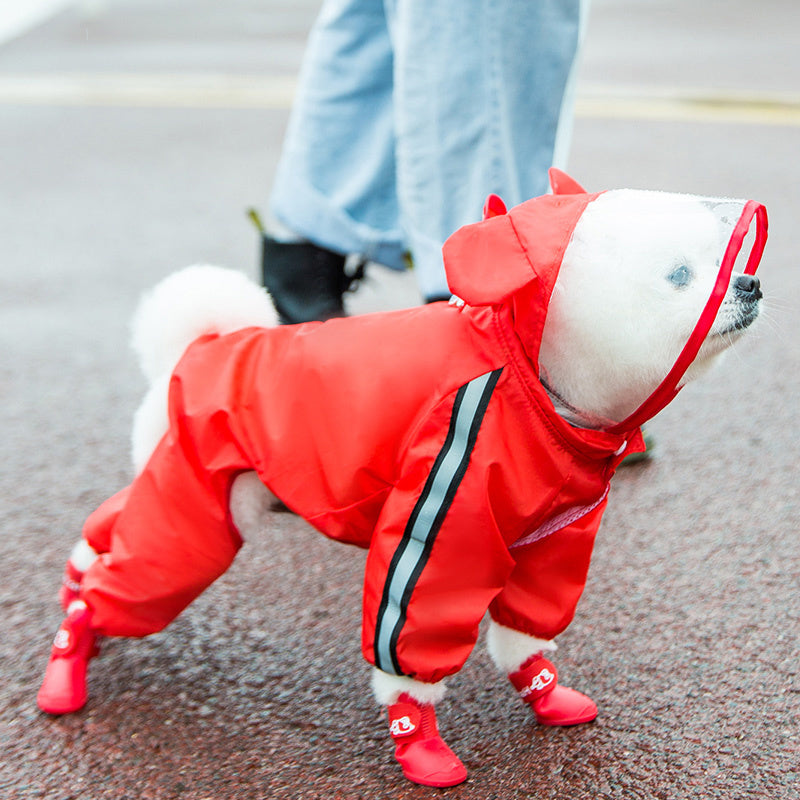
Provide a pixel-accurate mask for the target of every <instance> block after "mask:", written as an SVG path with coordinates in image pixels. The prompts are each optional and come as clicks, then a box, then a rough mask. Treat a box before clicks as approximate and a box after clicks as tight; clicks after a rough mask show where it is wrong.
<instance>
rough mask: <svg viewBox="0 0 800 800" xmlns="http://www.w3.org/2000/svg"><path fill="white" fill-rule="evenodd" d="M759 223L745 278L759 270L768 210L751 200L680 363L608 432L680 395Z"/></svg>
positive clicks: (633, 424)
mask: <svg viewBox="0 0 800 800" xmlns="http://www.w3.org/2000/svg"><path fill="white" fill-rule="evenodd" d="M754 218H755V221H756V231H755V238H754V241H753V246H752V249H751V251H750V255H749V256H748V259H747V266H746V267H745V269H744V273H745V275H753V274H755V272H756V270H757V269H758V265H759V263H760V262H761V256H762V254H763V252H764V245H765V244H766V243H767V227H768V225H767V210H766V208H764V206H763V205H761V203H757V202H755V200H748V201H747V202H746V203H745V204H744V208H743V210H742V213H741V215H740V217H739V219H738V221H737V223H736V225H735V227H734V229H733V233H732V234H731V237H730V239H729V240H728V246H727V248H726V249H725V255H724V256H723V258H722V262H721V265H720V269H719V273H718V274H717V281H716V283H715V284H714V289H713V290H712V292H711V296H710V297H709V299H708V302H707V303H706V305H705V308H704V309H703V312H702V313H701V315H700V318H699V319H698V321H697V324H696V325H695V327H694V330H693V331H692V333H691V335H690V336H689V339H688V340H687V342H686V344H685V345H684V348H683V350H682V351H681V354H680V355H679V356H678V359H677V361H676V362H675V364H674V365H673V367H672V369H671V370H670V371H669V374H668V375H667V377H666V378H664V380H663V381H662V382H661V384H660V385H659V386H658V388H657V389H656V390H655V391H654V392H653V394H651V395H650V397H648V398H647V400H645V401H644V402H643V403H642V404H641V405H640V406H639V408H637V409H636V411H634V412H633V413H632V414H631V415H630V416H628V417H627V418H626V419H624V420H623V421H622V422H620V423H618V424H616V425H614V426H612V427H610V428H606V430H607V431H608V432H609V433H624V432H626V431H630V430H633V429H634V428H638V427H639V426H640V425H642V423H644V422H646V421H647V420H648V419H650V418H651V417H654V416H655V415H656V414H657V413H658V412H659V411H661V409H662V408H664V406H666V405H667V404H668V403H669V402H671V401H672V399H673V398H674V397H675V395H677V394H678V392H679V391H680V389H681V387H680V386H679V384H680V380H681V378H682V377H683V375H684V373H685V372H686V370H687V369H688V368H689V365H690V364H691V363H692V361H694V359H695V358H696V357H697V354H698V352H699V351H700V348H701V347H702V346H703V342H704V341H705V338H706V336H708V333H709V331H710V330H711V327H712V325H713V324H714V320H715V318H716V316H717V312H718V311H719V307H720V306H721V305H722V301H723V299H724V298H725V294H726V292H727V290H728V285H729V284H730V279H731V274H732V273H733V267H734V265H735V263H736V261H737V259H738V257H739V251H740V250H741V249H742V244H743V243H744V240H745V237H746V236H747V234H748V232H749V231H750V227H751V224H752V221H753V219H754Z"/></svg>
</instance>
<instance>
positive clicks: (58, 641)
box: [53, 628, 71, 650]
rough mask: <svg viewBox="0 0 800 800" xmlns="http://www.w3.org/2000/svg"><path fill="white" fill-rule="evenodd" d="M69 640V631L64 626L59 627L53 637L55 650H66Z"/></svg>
mask: <svg viewBox="0 0 800 800" xmlns="http://www.w3.org/2000/svg"><path fill="white" fill-rule="evenodd" d="M70 641H71V637H70V635H69V631H68V630H67V629H66V628H59V629H58V631H57V633H56V638H55V639H53V647H55V648H56V650H68V649H69V644H70Z"/></svg>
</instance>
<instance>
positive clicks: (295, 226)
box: [271, 0, 405, 268]
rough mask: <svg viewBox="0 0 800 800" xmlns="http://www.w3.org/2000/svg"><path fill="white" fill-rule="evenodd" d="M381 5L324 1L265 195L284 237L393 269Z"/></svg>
mask: <svg viewBox="0 0 800 800" xmlns="http://www.w3.org/2000/svg"><path fill="white" fill-rule="evenodd" d="M392 61H393V57H392V47H391V42H390V39H389V33H388V30H387V27H386V18H385V15H384V9H383V2H382V0H326V2H325V3H324V4H323V6H322V10H321V12H320V15H319V18H318V19H317V21H316V23H315V26H314V28H313V29H312V31H311V34H310V36H309V41H308V45H307V50H306V55H305V58H304V62H303V67H302V71H301V74H300V82H299V87H298V92H297V97H296V99H295V102H294V106H293V108H292V114H291V118H290V121H289V127H288V130H287V134H286V139H285V141H284V145H283V151H282V154H281V159H280V163H279V165H278V171H277V175H276V178H275V183H274V186H273V190H272V198H271V213H272V215H273V216H274V217H275V218H276V219H277V220H278V222H280V223H282V225H284V226H285V227H286V228H288V229H289V231H291V232H292V233H293V234H296V235H297V236H299V237H301V238H303V239H307V240H308V241H310V242H312V243H313V244H315V245H318V246H319V247H322V248H325V249H327V250H332V251H334V252H336V253H340V254H347V253H357V254H359V255H361V256H364V257H365V258H367V259H369V260H372V261H377V262H379V263H382V264H385V265H387V266H389V267H393V268H402V267H403V266H404V263H403V252H404V249H405V247H404V243H403V235H402V232H401V231H400V228H399V225H398V209H397V198H396V187H395V162H394V130H393V125H394V119H393V111H392V69H393V68H392Z"/></svg>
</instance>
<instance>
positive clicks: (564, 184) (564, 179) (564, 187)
mask: <svg viewBox="0 0 800 800" xmlns="http://www.w3.org/2000/svg"><path fill="white" fill-rule="evenodd" d="M548 175H549V176H550V188H551V189H552V190H553V194H586V189H584V188H583V186H581V185H580V184H579V183H578V182H577V181H576V180H575V179H574V178H570V176H569V175H567V173H566V172H562V171H561V170H560V169H556V168H555V167H551V168H550V171H549V172H548Z"/></svg>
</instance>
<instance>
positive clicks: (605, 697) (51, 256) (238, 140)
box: [0, 0, 800, 800]
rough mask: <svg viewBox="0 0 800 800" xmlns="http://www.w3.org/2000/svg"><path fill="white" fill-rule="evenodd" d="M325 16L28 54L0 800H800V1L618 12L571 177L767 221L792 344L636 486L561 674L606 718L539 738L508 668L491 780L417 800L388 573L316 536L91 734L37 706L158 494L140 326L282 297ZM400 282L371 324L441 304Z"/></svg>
mask: <svg viewBox="0 0 800 800" xmlns="http://www.w3.org/2000/svg"><path fill="white" fill-rule="evenodd" d="M316 7H317V3H316V2H311V1H310V0H305V1H304V2H298V0H284V2H279V0H262V1H261V2H256V0H229V2H226V3H212V2H210V0H197V1H196V2H189V1H188V0H159V2H155V0H113V1H112V0H109V2H102V1H101V2H84V3H80V4H75V5H73V6H70V7H67V8H66V9H65V10H63V11H61V12H60V13H58V14H57V15H55V16H53V17H51V18H49V19H47V20H45V21H44V22H42V24H40V25H39V26H37V27H35V28H32V29H30V30H28V31H27V32H26V33H25V34H23V35H22V36H20V37H19V38H16V39H12V40H9V41H6V42H5V43H2V44H0V181H1V183H0V187H1V188H0V191H2V214H0V254H1V255H2V257H1V258H0V280H1V281H2V283H1V284H0V430H2V439H0V448H1V453H2V458H0V570H2V581H1V582H0V620H1V622H0V625H1V626H2V627H1V628H0V630H1V631H2V636H0V664H1V665H2V666H1V667H0V669H2V673H1V674H2V682H1V683H0V797H2V798H8V800H18V799H19V800H22V799H23V798H24V799H25V800H28V798H47V800H68V798H86V799H88V800H100V799H101V798H113V799H114V800H133V799H134V798H136V799H137V800H173V799H175V800H177V799H180V800H205V799H206V798H207V799H208V800H228V799H231V800H233V798H236V799H237V800H240V799H241V798H245V799H247V800H249V799H250V798H298V799H299V798H384V797H392V798H422V797H430V796H442V797H448V798H450V797H452V798H480V799H481V800H486V799H487V798H528V797H532V798H542V799H545V798H552V799H553V800H555V798H558V799H559V800H565V799H567V800H571V799H572V798H604V799H605V798H614V800H622V799H623V798H624V799H625V800H628V799H629V798H637V799H638V798H642V800H645V799H649V798H659V800H675V799H676V798H677V799H680V798H720V799H722V798H724V799H725V800H739V799H740V798H741V799H744V798H753V800H755V798H779V799H780V800H789V798H797V797H800V789H799V788H798V764H800V738H799V737H800V722H799V719H800V695H798V691H799V690H800V682H799V681H798V667H797V664H798V617H799V616H800V598H799V597H798V576H799V575H800V558H798V552H799V551H800V547H799V546H798V522H800V497H799V494H800V490H799V489H798V479H797V475H798V469H797V463H798V458H797V452H798V431H800V424H798V422H799V421H798V396H799V395H800V392H799V391H798V390H799V389H800V269H798V262H797V251H798V244H799V242H798V233H797V232H798V222H797V221H798V219H800V190H799V189H798V187H800V158H798V153H800V62H798V59H797V56H796V52H797V31H798V30H800V6H798V4H797V3H796V2H795V1H794V0H766V1H765V2H761V3H751V2H748V3H745V2H741V1H740V0H734V1H733V2H721V0H709V2H705V3H698V2H689V0H648V2H636V0H595V4H594V9H593V16H592V20H591V24H590V27H589V38H588V42H587V48H586V54H585V60H584V65H583V71H582V73H581V84H580V86H581V91H580V102H579V114H578V117H577V119H576V126H575V138H574V145H573V151H572V159H571V171H572V172H573V174H574V175H575V176H576V177H577V178H578V179H579V180H580V181H581V183H583V184H584V185H585V186H586V187H587V188H589V189H590V190H597V189H603V188H614V187H619V186H635V187H640V188H661V189H667V190H676V191H686V192H693V193H699V194H713V195H728V196H734V197H751V198H754V199H757V200H759V201H761V202H763V203H765V204H766V205H767V207H768V209H769V212H770V221H771V238H770V241H769V243H768V245H767V250H766V254H765V258H764V261H763V263H762V267H761V270H760V272H759V275H760V277H761V280H762V284H763V289H764V292H765V295H766V298H767V304H768V305H767V309H768V311H767V314H766V315H765V317H766V318H765V319H764V320H763V322H762V324H760V326H759V328H758V330H757V331H756V332H754V334H753V335H752V336H750V337H749V338H748V339H746V340H745V341H743V342H742V343H741V346H739V347H737V348H736V351H735V352H734V353H733V354H731V355H730V357H729V358H728V359H727V361H726V362H725V363H724V365H722V367H721V368H720V369H718V370H717V371H716V373H715V374H714V375H713V376H712V377H711V379H709V380H706V381H704V382H702V383H699V384H697V385H695V386H692V387H690V388H689V389H687V390H686V391H684V392H683V393H682V394H681V396H680V397H679V398H678V399H677V401H676V402H675V403H674V404H673V405H672V406H670V408H668V409H667V410H666V411H664V412H663V413H662V414H661V415H660V416H659V417H658V418H657V419H656V420H655V421H653V423H652V424H651V426H650V430H651V431H652V432H653V433H654V434H655V436H656V437H657V439H658V453H657V457H656V458H655V459H654V460H653V461H652V462H650V463H648V464H645V465H641V466H637V467H631V468H629V469H626V470H624V471H623V472H622V473H621V474H619V475H618V477H617V479H615V484H614V486H613V488H612V497H611V502H610V509H609V511H608V513H607V514H606V517H605V520H604V523H603V527H602V530H601V534H600V536H599V542H598V546H597V550H596V555H595V559H594V564H593V569H592V572H591V575H590V580H589V583H588V586H587V589H586V593H585V596H584V599H583V602H582V604H581V605H580V607H579V611H578V615H577V618H576V620H575V622H574V624H573V625H572V626H571V627H570V629H569V630H568V631H567V632H566V633H565V634H564V635H563V636H562V637H561V639H560V650H559V654H558V659H557V661H558V666H559V670H560V672H561V674H562V677H563V680H564V682H565V683H566V684H568V685H573V686H575V687H576V688H579V689H582V690H584V691H586V692H587V693H589V694H590V695H591V696H592V697H593V698H594V699H595V700H596V701H597V702H598V705H599V706H600V717H599V719H598V720H597V722H596V723H594V724H592V725H589V726H583V727H581V728H575V729H547V728H539V727H537V726H536V725H535V724H534V723H533V721H532V719H531V717H529V716H528V714H527V712H526V711H525V709H524V708H522V707H520V705H519V704H518V703H517V701H516V699H515V697H514V696H513V693H512V691H511V689H510V686H509V685H507V683H506V682H505V680H504V679H502V678H501V677H500V676H498V675H497V674H496V673H495V670H494V668H493V667H492V666H491V664H490V663H489V660H488V657H487V655H486V652H485V646H484V643H483V640H481V642H480V643H479V645H478V647H477V648H476V651H475V653H474V655H473V657H472V658H471V659H470V661H469V662H468V664H467V666H466V668H465V669H464V670H463V671H462V672H461V673H460V674H459V675H458V676H457V677H455V678H454V679H453V680H452V681H451V682H450V686H451V692H450V694H449V697H448V700H447V701H446V702H445V703H443V704H442V706H441V711H440V722H441V727H442V729H443V731H444V734H445V737H446V738H447V740H448V742H449V743H450V744H451V746H452V747H453V748H454V749H455V750H456V751H457V752H458V753H459V755H460V756H461V757H462V759H463V760H464V761H465V763H466V765H467V767H468V768H469V770H470V780H469V782H468V783H466V784H464V785H462V786H460V787H457V788H454V789H449V790H432V789H425V788H422V787H416V786H413V785H411V784H409V783H407V782H405V781H404V780H403V778H402V777H401V774H400V771H399V768H398V767H397V765H396V764H395V762H394V760H393V758H392V752H391V751H392V748H391V744H390V742H389V739H388V736H387V734H386V725H385V722H384V720H383V718H382V714H381V710H380V709H379V708H377V707H376V705H375V704H374V702H373V700H372V697H371V694H370V692H369V689H368V669H367V667H366V665H365V664H364V663H363V661H362V659H361V656H360V652H359V615H360V588H361V572H362V569H363V565H364V556H363V554H362V553H361V552H358V551H356V550H354V549H352V548H345V547H342V546H341V545H336V544H334V543H332V542H329V541H327V540H325V539H324V537H322V536H319V535H318V534H316V533H314V532H313V531H312V530H311V529H310V528H309V527H308V526H307V525H306V524H304V523H303V522H302V521H300V520H298V519H296V518H294V517H292V516H290V515H287V514H282V515H281V514H276V515H273V516H270V517H269V518H268V519H266V520H265V522H264V526H263V530H262V531H261V532H260V534H259V536H258V537H257V539H256V540H251V541H249V542H248V543H247V545H246V546H245V548H244V549H243V550H242V552H241V553H240V555H239V557H238V559H237V561H236V562H235V564H234V566H233V567H232V569H231V570H230V571H229V572H228V573H227V574H226V575H225V576H224V577H223V578H222V579H221V580H220V581H219V582H218V583H217V584H215V585H214V586H213V587H212V588H211V589H210V590H209V591H208V592H207V593H206V594H205V595H204V596H203V597H202V598H200V599H199V600H198V601H197V602H196V603H195V604H194V605H193V606H191V607H190V608H189V609H188V610H187V611H186V612H185V613H184V614H183V615H182V616H181V617H180V618H179V619H178V620H177V621H176V622H175V623H174V624H173V625H172V626H171V627H170V628H169V629H168V630H166V631H165V632H163V633H162V634H159V635H156V636H153V637H150V638H148V639H144V640H136V641H133V640H114V641H109V642H107V643H106V646H105V647H104V652H103V655H102V657H101V658H100V659H98V660H97V661H96V662H94V663H93V665H92V681H91V692H92V695H91V699H90V701H89V703H88V705H87V706H86V708H85V709H84V710H83V711H81V712H80V713H78V714H75V715H72V716H69V717H63V718H51V717H47V716H45V715H43V714H41V713H40V712H38V711H37V709H36V705H35V700H34V698H35V694H36V691H37V688H38V685H39V681H40V677H41V673H42V669H43V667H44V664H45V662H46V660H47V654H48V650H49V646H50V640H51V637H52V634H53V632H54V630H55V628H56V627H57V625H58V622H59V620H60V611H59V608H58V605H57V603H56V599H55V593H56V590H57V587H58V583H59V580H60V576H61V570H62V565H63V562H64V560H65V557H66V555H67V553H68V551H69V548H70V547H71V544H72V542H73V541H74V540H75V539H76V537H77V535H78V533H79V531H80V527H81V524H82V522H83V520H84V518H85V516H86V515H87V513H88V512H90V511H91V510H92V509H94V508H95V507H96V505H97V504H99V503H100V502H101V501H102V500H103V499H105V498H106V497H107V496H108V495H110V494H111V493H112V492H114V491H116V490H117V489H118V488H120V487H121V486H122V485H124V484H125V483H127V481H128V480H129V477H130V467H129V459H128V443H127V436H128V430H129V427H130V420H131V415H132V413H133V410H134V408H135V407H136V405H137V403H138V401H139V399H140V396H141V393H142V391H143V388H144V383H143V379H142V378H141V377H140V376H139V375H138V373H137V371H136V368H135V365H134V363H133V360H132V357H131V356H130V354H129V350H128V348H127V324H128V318H129V316H130V313H131V311H132V309H133V307H134V305H135V303H136V300H137V297H138V295H139V293H140V292H141V291H142V290H143V289H144V288H146V287H148V286H150V285H151V284H153V283H154V282H155V281H157V280H158V279H159V278H161V277H163V276H164V275H166V274H167V273H168V272H170V271H171V270H173V269H175V268H177V267H180V266H183V265H185V264H188V263H192V262H196V261H210V262H213V263H220V264H225V265H229V266H236V267H239V268H240V269H242V270H243V271H245V272H247V273H248V274H251V275H253V276H255V274H256V254H257V239H256V236H255V233H254V231H253V230H252V229H251V228H250V227H249V225H248V223H247V222H246V220H245V213H244V210H245V208H246V207H247V206H249V205H251V204H256V205H260V206H261V207H262V208H263V207H264V206H265V204H266V198H267V195H268V191H269V186H270V183H271V179H272V174H273V171H274V168H275V164H276V160H277V156H278V152H279V147H280V141H281V137H282V132H283V129H284V126H285V123H286V118H287V111H288V105H289V102H290V98H291V93H292V88H293V85H294V76H295V74H296V70H297V66H298V64H299V60H300V57H301V54H302V50H303V44H304V40H305V36H306V33H307V30H308V27H309V25H310V23H311V20H312V18H313V15H314V12H315V9H316ZM371 274H372V279H371V281H370V282H369V283H368V284H367V285H366V286H365V287H364V288H363V289H362V290H361V291H360V292H359V293H358V294H356V295H355V296H354V298H353V300H352V305H351V308H352V310H353V312H354V313H355V312H361V311H366V310H376V309H381V308H389V307H397V306H403V305H410V304H414V303H416V302H417V301H418V300H417V294H416V291H415V288H414V283H413V278H412V276H410V275H398V274H393V273H389V272H387V271H385V270H382V269H380V268H375V269H372V270H371Z"/></svg>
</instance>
